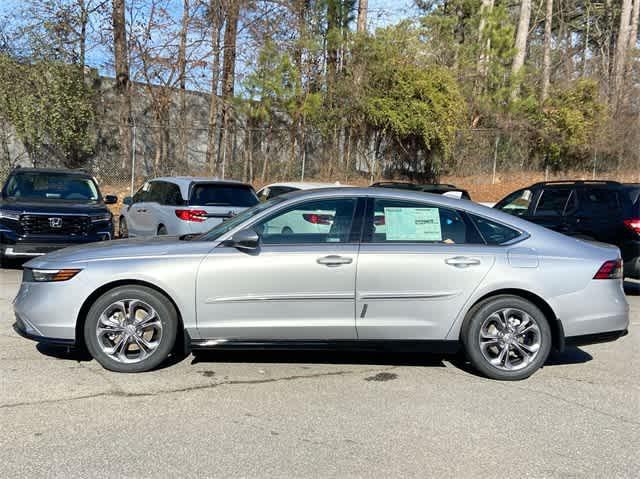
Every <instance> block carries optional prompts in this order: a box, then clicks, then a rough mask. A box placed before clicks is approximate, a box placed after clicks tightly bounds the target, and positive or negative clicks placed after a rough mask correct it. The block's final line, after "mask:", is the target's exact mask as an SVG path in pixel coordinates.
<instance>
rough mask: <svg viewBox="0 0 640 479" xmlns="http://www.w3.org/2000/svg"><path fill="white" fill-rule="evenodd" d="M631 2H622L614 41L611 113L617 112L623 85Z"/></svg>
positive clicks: (628, 0) (627, 0) (629, 0)
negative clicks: (616, 36) (616, 35)
mask: <svg viewBox="0 0 640 479" xmlns="http://www.w3.org/2000/svg"><path fill="white" fill-rule="evenodd" d="M630 21H631V0H622V10H621V12H620V27H619V28H618V38H617V41H616V55H615V58H614V71H613V91H612V96H611V104H612V106H613V111H614V112H616V111H617V110H618V100H619V97H620V93H621V90H622V86H623V84H624V72H625V66H626V58H627V49H628V48H629V33H630V30H631V25H630Z"/></svg>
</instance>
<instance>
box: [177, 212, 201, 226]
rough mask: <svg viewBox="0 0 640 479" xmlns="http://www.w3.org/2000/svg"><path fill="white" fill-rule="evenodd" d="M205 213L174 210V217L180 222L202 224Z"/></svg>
mask: <svg viewBox="0 0 640 479" xmlns="http://www.w3.org/2000/svg"><path fill="white" fill-rule="evenodd" d="M206 215H207V212H206V211H204V210H176V216H177V217H178V218H180V219H181V220H182V221H194V222H196V223H202V222H203V221H205V220H206V219H207V218H206Z"/></svg>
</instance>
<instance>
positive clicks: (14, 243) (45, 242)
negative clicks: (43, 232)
mask: <svg viewBox="0 0 640 479" xmlns="http://www.w3.org/2000/svg"><path fill="white" fill-rule="evenodd" d="M0 233H2V234H1V235H0V254H3V255H4V256H5V257H6V258H16V259H18V258H34V257H36V256H42V255H45V254H47V253H51V252H52V251H56V250H59V249H62V248H67V247H69V246H76V245H81V244H87V243H95V242H97V241H108V240H110V239H111V237H112V235H111V232H110V231H109V230H108V229H106V230H105V231H99V232H96V233H92V234H89V235H86V236H79V237H69V238H65V237H59V236H40V237H36V236H17V235H15V234H10V233H9V232H7V231H2V232H0Z"/></svg>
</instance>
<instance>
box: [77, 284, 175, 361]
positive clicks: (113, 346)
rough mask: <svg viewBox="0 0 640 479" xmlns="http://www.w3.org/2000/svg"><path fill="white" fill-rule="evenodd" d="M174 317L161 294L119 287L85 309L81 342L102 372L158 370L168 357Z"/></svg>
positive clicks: (139, 287) (130, 287)
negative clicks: (86, 310) (87, 311)
mask: <svg viewBox="0 0 640 479" xmlns="http://www.w3.org/2000/svg"><path fill="white" fill-rule="evenodd" d="M177 329H178V315H177V312H176V310H175V308H174V306H173V304H172V303H171V301H169V300H168V299H167V298H166V297H165V296H164V295H162V294H161V293H159V292H157V291H155V290H153V289H151V288H147V287H144V286H137V285H131V286H120V287H117V288H114V289H112V290H110V291H108V292H106V293H105V294H103V295H102V296H100V297H99V298H98V299H97V300H96V302H95V303H93V305H92V306H91V308H90V309H89V313H88V314H87V318H86V322H85V325H84V339H85V344H86V345H87V349H88V350H89V352H90V353H91V356H93V358H94V359H95V360H96V361H98V362H99V363H100V364H101V365H102V366H103V367H104V368H105V369H109V370H110V371H117V372H126V373H135V372H143V371H149V370H151V369H154V368H156V367H158V366H159V365H160V364H161V363H162V362H164V361H165V360H166V359H167V357H168V356H169V354H170V353H171V351H172V349H173V346H174V343H175V340H176V332H177Z"/></svg>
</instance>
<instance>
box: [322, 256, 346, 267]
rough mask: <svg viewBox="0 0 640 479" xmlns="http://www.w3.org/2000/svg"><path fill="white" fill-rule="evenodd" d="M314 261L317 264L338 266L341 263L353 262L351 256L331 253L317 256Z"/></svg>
mask: <svg viewBox="0 0 640 479" xmlns="http://www.w3.org/2000/svg"><path fill="white" fill-rule="evenodd" d="M316 262H317V263H318V264H324V265H325V266H340V265H341V264H351V263H352V262H353V258H347V257H345V256H338V255H336V254H331V255H329V256H323V257H322V258H318V259H317V260H316Z"/></svg>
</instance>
